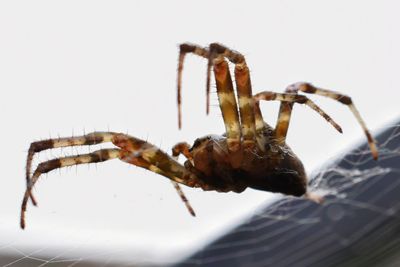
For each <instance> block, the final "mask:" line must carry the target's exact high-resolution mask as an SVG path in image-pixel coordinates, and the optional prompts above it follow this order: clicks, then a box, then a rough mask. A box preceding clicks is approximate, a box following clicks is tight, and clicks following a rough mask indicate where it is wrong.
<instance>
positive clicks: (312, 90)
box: [286, 82, 378, 160]
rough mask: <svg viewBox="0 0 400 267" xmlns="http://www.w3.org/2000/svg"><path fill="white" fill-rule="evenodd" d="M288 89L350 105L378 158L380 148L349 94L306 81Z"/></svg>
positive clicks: (372, 151) (374, 155) (375, 156)
mask: <svg viewBox="0 0 400 267" xmlns="http://www.w3.org/2000/svg"><path fill="white" fill-rule="evenodd" d="M286 91H287V92H293V93H297V92H298V91H302V92H304V93H308V94H316V95H320V96H325V97H328V98H331V99H333V100H336V101H338V102H340V103H342V104H344V105H346V106H348V107H349V109H350V111H351V112H352V113H353V115H354V116H355V117H356V119H357V121H358V123H359V124H360V125H361V127H362V129H363V131H364V133H365V135H366V137H367V140H368V144H369V147H370V150H371V153H372V156H373V158H374V159H375V160H376V159H378V149H377V148H376V142H375V140H374V138H373V137H372V135H371V133H370V132H369V130H368V128H367V126H366V124H365V122H364V120H363V119H362V118H361V115H360V113H359V112H358V110H357V108H356V107H355V105H354V103H353V101H352V100H351V98H350V97H349V96H347V95H344V94H342V93H339V92H335V91H332V90H327V89H322V88H319V87H316V86H314V85H312V84H310V83H305V82H298V83H295V84H292V85H290V86H288V88H287V89H286Z"/></svg>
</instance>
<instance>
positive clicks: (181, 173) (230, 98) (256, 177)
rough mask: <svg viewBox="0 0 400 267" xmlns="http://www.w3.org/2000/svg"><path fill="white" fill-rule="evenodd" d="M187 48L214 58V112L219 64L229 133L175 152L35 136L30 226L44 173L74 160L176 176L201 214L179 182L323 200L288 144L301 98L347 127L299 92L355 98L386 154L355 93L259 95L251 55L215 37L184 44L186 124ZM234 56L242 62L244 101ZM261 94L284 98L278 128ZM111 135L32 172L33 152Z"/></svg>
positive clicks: (135, 142) (115, 139)
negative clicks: (115, 162) (264, 110)
mask: <svg viewBox="0 0 400 267" xmlns="http://www.w3.org/2000/svg"><path fill="white" fill-rule="evenodd" d="M187 53H193V54H196V55H198V56H201V57H204V58H206V59H207V60H208V68H207V113H208V112H209V92H210V72H211V67H213V70H214V76H215V80H216V85H217V93H218V99H219V104H220V108H221V111H222V116H223V120H224V123H225V129H226V133H225V134H224V135H222V136H217V135H207V136H205V137H201V138H198V139H196V141H195V142H194V144H193V146H192V147H190V146H189V144H187V143H185V142H181V143H178V144H176V145H175V146H174V147H173V148H172V157H171V156H169V155H168V154H167V153H165V152H164V151H161V150H160V149H159V148H158V147H156V146H154V145H152V144H150V143H148V142H146V141H143V140H141V139H139V138H136V137H133V136H129V135H126V134H122V133H114V132H93V133H90V134H86V135H84V136H77V137H67V138H58V139H49V140H43V141H38V142H33V143H31V145H30V148H29V152H28V157H27V162H26V182H27V188H26V191H25V195H24V198H23V201H22V207H21V228H24V227H25V211H26V206H27V202H28V199H31V201H32V203H33V204H34V205H36V200H35V198H34V197H33V194H32V188H33V186H34V185H35V183H36V182H37V180H38V179H39V177H40V175H41V174H43V173H47V172H49V171H52V170H54V169H58V168H62V167H66V166H73V165H78V164H83V163H95V162H103V161H106V160H110V159H115V158H118V159H120V160H122V161H125V162H127V163H130V164H134V165H136V166H139V167H142V168H145V169H148V170H150V171H153V172H155V173H158V174H160V175H163V176H165V177H167V178H169V179H171V181H172V182H173V184H174V186H175V188H176V189H177V191H178V193H179V195H180V197H181V198H182V200H183V201H184V203H185V204H186V206H187V208H188V209H189V211H190V213H191V214H192V215H193V216H194V211H193V209H192V208H191V207H190V205H189V203H188V201H187V199H186V198H185V196H184V195H183V193H182V191H181V189H180V187H179V185H178V184H184V185H186V186H189V187H200V188H201V189H203V190H216V191H218V192H230V191H233V192H237V193H240V192H242V191H243V190H245V189H246V188H247V187H250V188H254V189H259V190H265V191H270V192H280V193H283V194H286V195H293V196H296V197H300V196H303V195H305V196H306V197H307V198H309V199H311V200H314V201H316V202H321V201H322V200H323V199H322V198H321V197H318V196H315V195H312V194H310V193H309V192H307V176H306V173H305V170H304V167H303V164H302V163H301V161H300V159H299V158H297V156H296V155H295V154H294V153H293V152H292V151H291V149H290V148H289V147H288V146H287V145H286V143H285V138H286V134H287V130H288V126H289V122H290V116H291V112H292V107H293V104H294V103H300V104H306V105H307V106H309V107H311V108H312V109H314V110H315V111H317V112H318V113H319V114H320V115H321V116H322V117H324V118H325V119H326V120H327V121H328V122H329V123H331V124H332V125H333V126H334V127H335V128H336V130H338V131H339V132H341V131H342V130H341V128H340V126H339V125H337V124H336V123H335V122H334V121H333V120H332V119H331V118H330V117H329V116H328V115H327V114H326V113H325V112H324V111H323V110H321V109H320V108H319V107H318V106H317V105H316V104H315V103H314V102H312V101H311V100H310V99H308V98H307V97H306V96H304V95H298V94H297V93H298V91H301V92H304V93H310V94H317V95H322V96H326V97H329V98H332V99H334V100H337V101H339V102H340V103H343V104H345V105H347V106H348V107H349V108H350V110H351V111H352V112H353V114H354V115H355V117H356V118H357V120H358V122H359V123H360V125H361V127H362V128H363V130H364V133H365V134H366V136H367V139H368V144H369V146H370V149H371V152H372V155H373V157H374V159H377V158H378V151H377V148H376V145H375V141H374V139H373V138H372V136H371V134H370V133H369V131H368V129H367V127H366V126H365V123H364V121H363V120H362V119H361V116H360V114H359V113H358V111H357V109H356V108H355V106H354V105H353V103H352V101H351V99H350V97H348V96H346V95H343V94H341V93H337V92H333V91H330V90H325V89H321V88H318V87H315V86H313V85H311V84H309V83H302V82H301V83H295V84H292V85H290V86H289V87H287V89H286V90H285V93H275V92H269V91H265V92H261V93H258V94H256V95H255V96H253V95H252V92H251V83H250V75H249V68H248V67H247V65H246V61H245V58H244V56H243V55H242V54H240V53H238V52H236V51H233V50H231V49H229V48H227V47H225V46H223V45H220V44H217V43H213V44H210V46H209V47H206V48H204V47H199V46H197V45H193V44H181V45H180V53H179V64H178V122H179V128H181V80H182V79H181V77H182V69H183V61H184V58H185V55H186V54H187ZM226 59H228V60H229V61H230V62H232V63H233V64H235V83H236V90H237V102H236V97H235V94H234V92H233V83H232V79H231V75H230V72H229V67H228V63H227V61H226ZM260 100H266V101H270V100H278V101H281V107H280V111H279V116H278V120H277V123H276V127H275V128H272V127H271V126H269V125H268V124H267V123H266V122H264V120H263V118H262V115H261V111H260V108H259V101H260ZM238 106H239V108H238ZM104 142H112V143H113V144H114V145H115V146H116V147H117V148H109V149H100V150H97V151H94V152H92V153H88V154H81V155H76V156H70V157H62V158H56V159H53V160H49V161H45V162H42V163H40V164H39V165H38V166H37V168H36V170H35V171H34V172H33V174H32V175H31V165H32V159H33V156H34V154H35V153H37V152H40V151H43V150H46V149H51V148H58V147H68V146H82V145H95V144H99V143H104ZM179 154H183V155H184V156H185V157H186V158H187V160H186V162H185V164H184V165H181V164H180V163H179V162H178V161H177V157H178V156H179Z"/></svg>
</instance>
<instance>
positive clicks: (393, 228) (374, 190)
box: [177, 121, 400, 267]
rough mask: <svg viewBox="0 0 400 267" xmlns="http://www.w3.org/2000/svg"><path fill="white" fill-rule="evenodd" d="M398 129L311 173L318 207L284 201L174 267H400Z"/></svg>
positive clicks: (392, 127)
mask: <svg viewBox="0 0 400 267" xmlns="http://www.w3.org/2000/svg"><path fill="white" fill-rule="evenodd" d="M399 124H400V121H399V122H396V123H392V124H390V125H389V126H388V127H387V128H385V129H383V131H382V132H381V134H379V135H378V137H377V138H376V139H377V141H378V144H379V152H380V158H379V160H378V161H377V162H376V161H374V160H373V159H372V157H371V154H370V153H369V150H368V148H367V146H366V144H363V145H362V146H360V147H359V148H357V149H354V150H352V151H350V152H349V153H347V154H346V155H345V156H344V157H343V158H342V159H341V160H340V161H338V162H335V163H334V164H331V165H330V166H329V165H328V167H327V168H323V169H322V172H320V173H316V174H315V175H312V177H313V179H312V180H311V183H310V186H311V188H313V189H317V190H318V189H322V190H325V192H328V193H327V194H326V202H325V203H324V204H323V205H317V204H314V203H312V202H310V201H307V200H304V199H295V198H287V197H284V198H282V199H280V200H278V201H277V202H276V203H273V204H272V205H267V206H266V207H264V208H263V209H262V210H261V211H259V212H258V213H257V214H256V215H254V216H252V218H250V219H249V220H248V221H246V222H245V223H243V224H242V225H240V226H238V227H237V228H236V229H234V230H233V231H231V232H229V233H228V234H226V235H225V236H223V237H221V238H219V239H218V240H216V241H214V242H213V243H212V244H210V245H208V246H207V247H205V248H204V249H202V250H201V251H198V252H196V253H195V254H194V255H192V256H191V257H190V258H188V259H186V260H185V261H184V262H183V263H181V264H179V265H177V266H179V267H184V266H185V267H188V266H219V267H223V266H231V267H235V266H274V267H284V266H296V267H305V266H313V267H319V266H321V267H322V266H324V267H328V266H344V267H346V266H352V267H354V266H400V257H399V255H400V253H399V252H400V216H399V208H400V204H399V203H400V202H399V200H400V175H399V174H400V126H399Z"/></svg>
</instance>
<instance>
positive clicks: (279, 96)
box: [254, 91, 342, 133]
mask: <svg viewBox="0 0 400 267" xmlns="http://www.w3.org/2000/svg"><path fill="white" fill-rule="evenodd" d="M254 99H255V100H256V101H260V100H266V101H272V100H278V101H285V102H293V103H299V104H305V105H307V106H309V107H310V108H312V109H313V110H315V111H316V112H318V114H320V115H321V116H322V117H323V118H324V119H325V120H326V121H328V122H329V123H330V124H331V125H332V126H333V127H335V129H336V130H337V131H338V132H340V133H341V132H342V128H341V127H340V126H339V125H338V124H337V123H336V122H335V121H334V120H333V119H332V118H331V117H330V116H329V115H328V114H326V113H325V112H324V111H323V110H322V109H321V108H320V107H318V106H317V105H316V104H315V103H314V102H313V101H311V100H310V99H308V98H307V97H306V96H303V95H296V94H284V93H274V92H270V91H264V92H261V93H258V94H256V95H255V96H254Z"/></svg>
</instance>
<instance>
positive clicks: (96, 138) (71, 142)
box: [25, 132, 115, 206]
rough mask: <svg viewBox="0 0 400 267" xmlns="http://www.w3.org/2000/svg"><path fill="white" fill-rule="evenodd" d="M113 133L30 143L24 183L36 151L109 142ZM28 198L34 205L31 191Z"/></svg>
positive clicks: (97, 133)
mask: <svg viewBox="0 0 400 267" xmlns="http://www.w3.org/2000/svg"><path fill="white" fill-rule="evenodd" d="M113 135H115V133H112V132H93V133H89V134H86V135H83V136H75V137H67V138H58V139H48V140H42V141H37V142H33V143H31V145H30V147H29V150H28V156H27V160H26V174H25V175H26V183H27V185H28V184H29V181H30V175H31V169H32V160H33V157H34V155H35V154H36V153H38V152H41V151H43V150H47V149H51V148H59V147H67V146H81V145H96V144H99V143H104V142H110V141H111V139H112V137H113ZM30 199H31V200H32V203H33V204H34V205H35V206H36V205H37V201H36V200H35V198H34V196H33V194H32V192H30Z"/></svg>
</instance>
